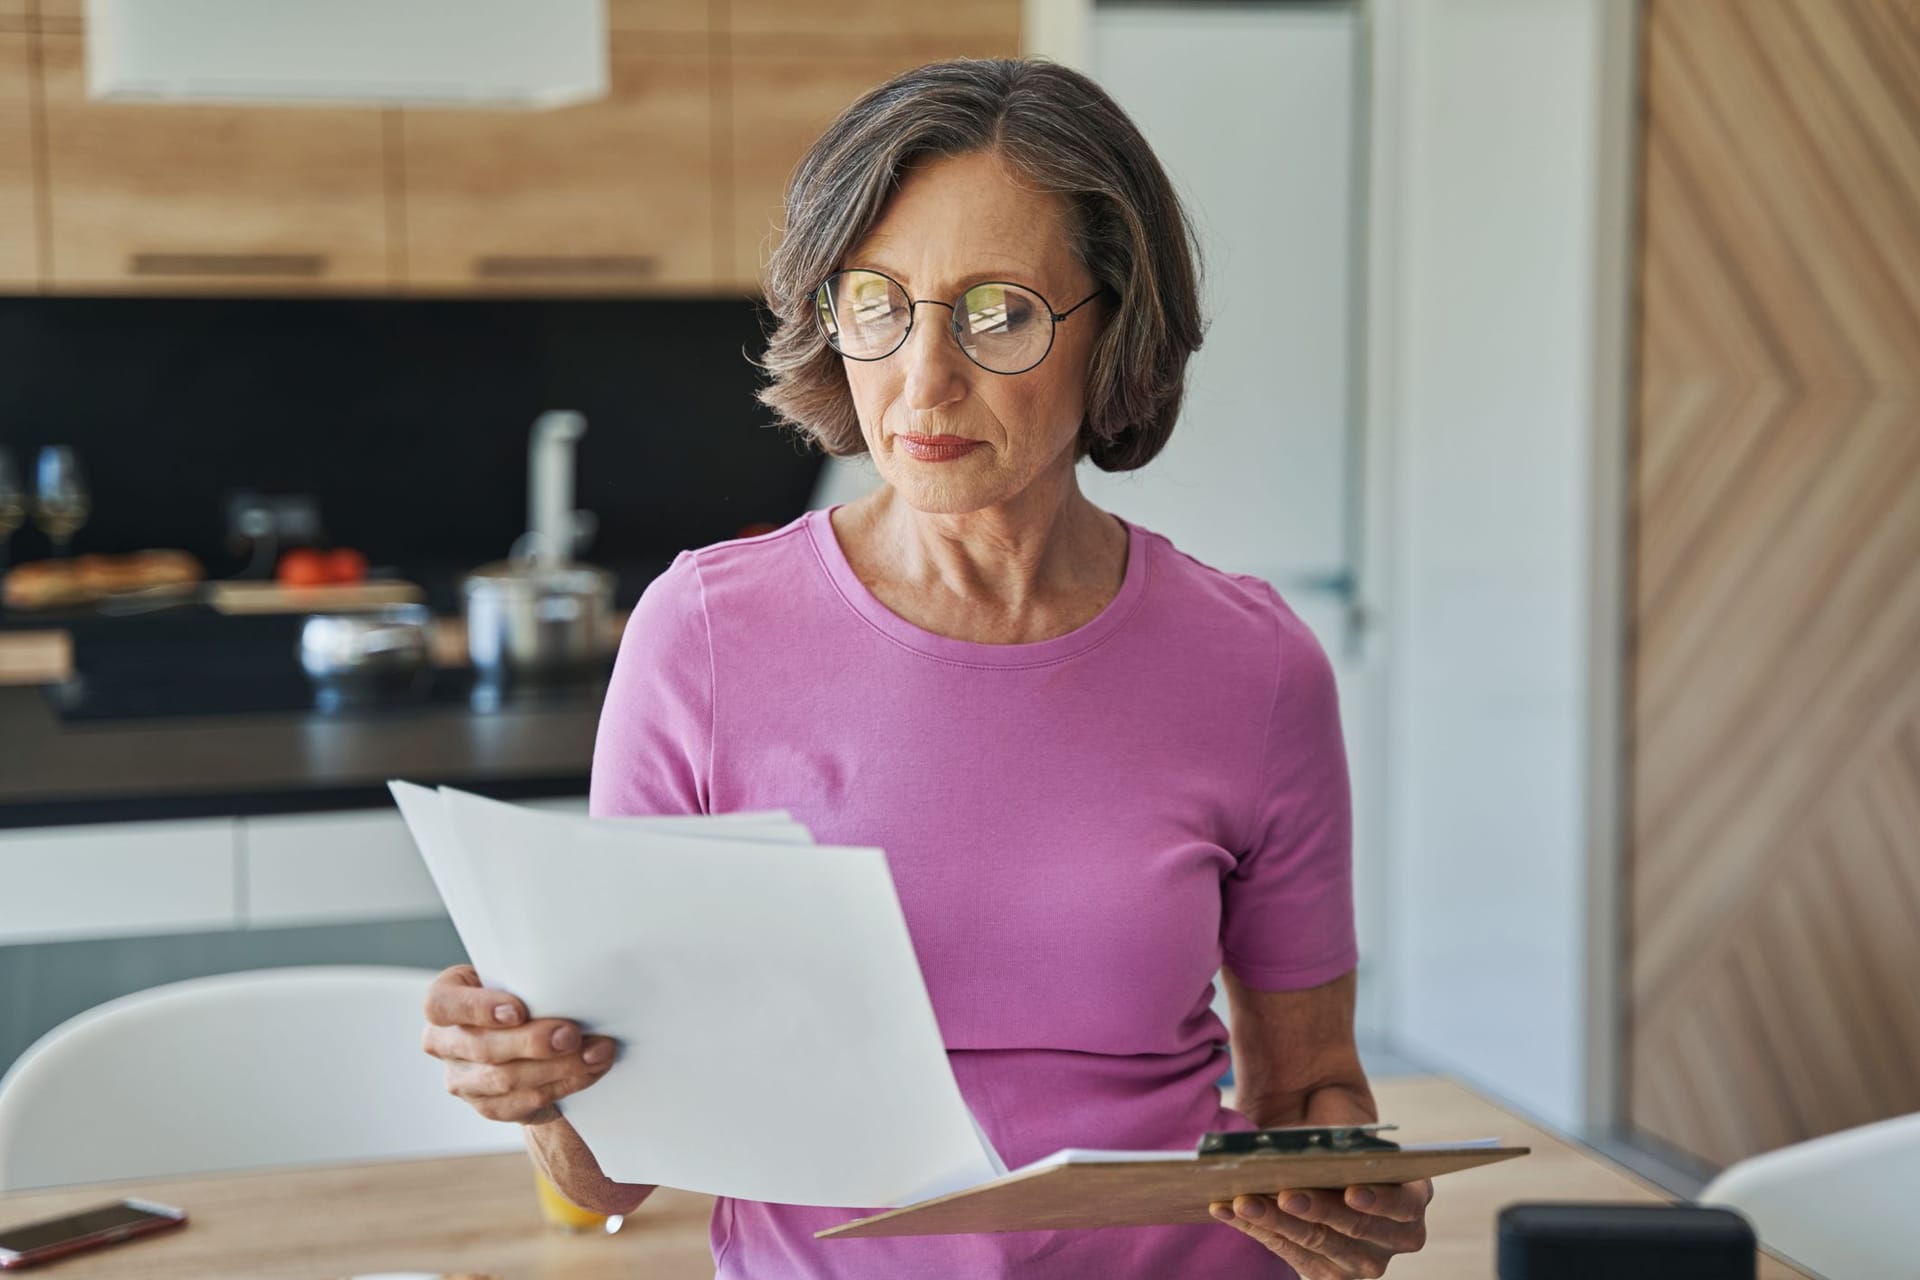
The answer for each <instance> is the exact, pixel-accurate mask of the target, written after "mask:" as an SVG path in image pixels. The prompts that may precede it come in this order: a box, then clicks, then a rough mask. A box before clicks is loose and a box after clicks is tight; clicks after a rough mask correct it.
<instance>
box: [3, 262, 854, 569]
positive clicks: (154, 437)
mask: <svg viewBox="0 0 1920 1280" xmlns="http://www.w3.org/2000/svg"><path fill="white" fill-rule="evenodd" d="M763 323H764V313H763V312H762V311H760V310H759V309H758V308H757V307H756V306H755V305H754V304H753V303H751V302H747V301H730V300H700V301H669V300H661V301H651V300H649V301H581V300H566V301H525V300H512V301H484V300H482V301H444V300H431V301H430V300H392V299H363V300H346V299H312V300H309V299H300V300H285V299H272V300H251V299H248V300H241V299H175V298H168V299H130V298H20V297H12V298H0V447H4V448H6V449H8V450H9V451H10V452H11V453H12V454H13V456H14V460H15V462H16V463H18V464H19V466H20V468H21V469H22V471H23V472H25V473H26V478H27V481H28V483H29V484H30V483H31V473H32V467H33V459H34V454H35V453H36V452H37V451H38V449H39V448H40V446H41V445H44V444H67V445H72V446H73V447H74V448H75V450H76V451H77V453H78V455H79V459H80V464H81V467H82V470H83V471H84V473H85V475H86V477H87V480H88V482H89V485H90V486H91V488H92V491H93V515H92V517H91V519H90V521H89V523H88V524H87V526H86V528H85V529H83V530H82V531H81V532H80V534H79V536H78V537H77V538H76V539H75V543H74V547H75V550H76V551H88V550H94V551H128V550H133V549H136V548H141V547H181V548H184V549H186V550H188V551H191V552H193V553H194V554H195V555H197V556H199V557H201V558H202V560H204V561H205V562H206V564H207V566H208V568H209V570H210V571H211V572H213V573H215V574H222V573H227V572H232V571H233V570H234V569H235V568H237V567H238V561H237V559H236V557H235V555H234V553H233V551H232V549H231V548H230V547H229V546H228V544H227V542H226V527H225V523H226V517H225V508H226V499H227V496H228V495H229V494H230V493H232V492H233V491H236V490H242V489H250V490H253V491H256V492H260V493H268V494H287V493H307V494H313V495H315V496H317V498H318V499H319V501H320V506H321V516H322V519H323V520H324V522H325V524H326V528H327V532H328V535H329V537H330V538H331V540H332V541H333V542H334V543H336V544H338V545H347V546H355V547H359V548H361V549H362V550H364V551H365V552H367V554H368V555H369V556H370V557H371V558H372V560H373V561H374V563H375V564H377V565H378V564H391V565H396V566H398V567H400V568H401V569H403V570H405V571H407V572H409V573H412V574H415V575H416V576H419V577H422V578H428V579H435V578H439V579H445V578H447V577H448V576H450V575H452V574H455V573H457V572H458V571H459V570H460V569H463V568H466V567H470V566H472V565H474V564H477V563H479V562H481V561H484V560H489V559H496V558H498V557H500V556H502V555H504V554H505V553H506V551H507V548H508V546H509V545H510V544H511V543H512V541H513V540H514V538H515V537H516V536H518V535H519V534H520V533H521V532H522V530H523V529H524V528H525V526H526V519H527V515H526V483H527V475H526V468H527V461H526V460H527V434H528V430H529V428H530V427H531V425H532V423H533V420H534V418H535V417H536V416H537V415H538V414H539V413H540V412H541V411H542V410H545V409H576V410H579V411H580V412H582V413H584V414H585V415H586V417H587V422H588V431H587V434H586V436H585V438H584V439H582V440H581V441H580V444H579V446H578V455H577V456H578V459H579V468H578V483H577V498H578V505H580V506H582V507H586V508H587V509H589V510H591V511H593V512H594V513H595V514H596V515H597V516H598V517H599V521H600V527H599V533H598V535H597V536H596V538H595V540H594V542H593V544H592V547H591V549H590V550H589V552H588V553H587V556H586V558H588V559H591V560H595V561H598V562H600V563H603V564H608V565H611V566H615V567H624V568H627V569H628V570H629V573H628V574H623V586H624V585H627V584H626V582H625V581H624V580H625V579H626V578H628V577H629V576H630V575H631V572H632V570H633V569H634V568H635V567H636V566H652V567H656V568H657V566H658V565H659V564H660V563H663V562H664V558H665V557H668V556H670V555H671V554H672V553H673V552H675V551H677V550H679V549H680V548H683V547H691V546H699V545H702V544H704V543H707V542H712V541H715V540H718V539H721V538H726V537H731V536H733V535H734V534H735V533H736V532H738V531H739V529H740V528H741V527H743V526H745V525H748V524H751V523H755V522H761V521H766V522H773V523H784V522H785V521H787V520H789V519H791V518H793V517H794V516H795V515H797V514H799V512H800V511H801V510H803V509H804V508H805V506H806V503H807V498H808V495H809V494H810V493H811V491H812V488H813V484H814V481H815V479H816V477H817V476H818V473H819V469H820V465H821V464H820V458H819V456H818V455H817V454H816V453H814V452H813V451H811V450H808V449H805V448H803V447H802V446H801V445H799V444H798V443H797V442H796V441H795V440H794V439H793V438H792V437H791V436H790V435H788V434H787V433H785V432H783V431H780V430H777V429H775V428H773V427H771V426H770V425H768V424H769V422H770V415H769V414H768V413H767V411H766V410H765V409H763V408H762V407H761V406H760V405H759V404H758V403H756V402H755V400H754V399H753V391H754V388H755V387H756V385H758V382H759V374H758V372H757V371H756V370H755V369H754V367H753V366H752V365H751V364H750V363H749V361H748V354H749V353H752V354H755V355H757V354H758V353H759V351H760V350H761V348H762V346H763V342H764V340H763V337H762V325H763ZM45 552H46V542H45V539H44V538H43V537H42V536H41V535H40V533H39V531H38V530H36V529H33V528H32V527H31V526H28V527H27V528H25V529H22V530H21V531H20V532H19V533H18V534H16V535H15V537H14V540H13V544H12V553H13V559H14V560H15V561H18V560H21V559H28V558H32V557H35V556H38V555H42V554H45ZM433 585H435V586H436V588H443V583H440V582H436V583H434V584H433ZM634 590H637V587H635V588H633V589H629V590H625V591H623V592H622V594H623V595H626V596H628V597H631V595H632V594H633V593H634ZM440 593H441V591H440V589H436V592H435V594H436V595H439V594H440Z"/></svg>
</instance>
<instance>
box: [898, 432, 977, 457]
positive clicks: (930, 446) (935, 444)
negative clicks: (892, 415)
mask: <svg viewBox="0 0 1920 1280" xmlns="http://www.w3.org/2000/svg"><path fill="white" fill-rule="evenodd" d="M894 439H896V440H898V441H899V442H900V447H901V448H903V449H905V450H906V451H907V456H908V457H910V458H918V459H919V460H920V461H922V462H951V461H953V460H954V459H955V458H964V457H966V456H967V455H968V454H969V453H972V452H973V451H974V450H975V449H977V448H979V447H980V445H981V444H982V443H983V442H982V441H979V440H969V439H967V438H966V437H965V436H910V435H897V436H895V437H894Z"/></svg>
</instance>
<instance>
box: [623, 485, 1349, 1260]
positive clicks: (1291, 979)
mask: <svg viewBox="0 0 1920 1280" xmlns="http://www.w3.org/2000/svg"><path fill="white" fill-rule="evenodd" d="M592 809H593V812H594V813H595V814H601V815H611V814H649V813H727V812H735V811H740V810H750V809H787V810H789V811H791V812H792V813H793V815H794V816H795V817H796V818H798V819H799V820H800V821H802V822H804V823H805V824H806V825H807V826H808V827H809V828H810V829H811V830H812V831H813V833H814V836H815V838H816V839H817V840H819V841H820V842H821V843H823V844H853V845H874V846H878V847H880V848H882V849H885V850H886V854H887V861H888V865H889V867H890V869H891V871H892V874H893V879H894V882H895V885H896V887H897V890H898V893H899V897H900V902H901V906H902V909H903V910H904V912H905V914H906V920H907V925H908V929H909V931H910V932H911V934H912V938H913V944H914V949H915V952H916V954H917V955H918V957H919V961H920V967H921V970H922V972H923V973H924V975H925V979H926V984H927V989H928V992H929V993H930V995H931V997H932V1001H933V1008H934V1012H935V1014H936V1016H937V1017H938V1019H939V1023H940V1028H941V1032H942V1034H943V1036H944V1038H945V1040H946V1045H947V1050H948V1055H949V1058H950V1060H951V1062H952V1064H953V1068H954V1074H955V1077H956V1079H957V1080H958V1082H959V1085H960V1089H961V1092H962V1094H963V1095H964V1096H965V1098H966V1100H967V1102H968V1104H969V1105H970V1106H971V1107H972V1109H973V1112H974V1115H975V1116H976V1117H977V1118H978V1119H979V1121H980V1123H981V1125H982V1126H983V1127H984V1128H985V1129H986V1131H987V1134H988V1136H989V1137H991V1138H992V1140H993V1142H994V1144H995V1146H996V1147H997V1148H998V1149H999V1151H1000V1154H1001V1156H1002V1157H1003V1158H1004V1159H1005V1161H1006V1162H1007V1165H1008V1166H1009V1167H1010V1168H1011V1167H1017V1166H1019V1165H1021V1164H1025V1163H1027V1162H1028V1161H1031V1160H1035V1159H1038V1158H1040V1157H1041V1156H1045V1155H1048V1154H1050V1153H1051V1152H1053V1151H1056V1150H1058V1149H1060V1148H1062V1147H1109V1148H1127V1149H1168V1150H1171V1149H1178V1148H1186V1149H1191V1148H1192V1146H1193V1145H1194V1143H1196V1142H1197V1141H1198V1140H1199V1138H1200V1135H1201V1134H1202V1133H1204V1132H1206V1131H1208V1130H1215V1129H1244V1128H1248V1127H1250V1125H1249V1122H1248V1121H1247V1120H1246V1119H1245V1117H1244V1116H1242V1115H1240V1114H1239V1113H1238V1112H1234V1111H1228V1110H1225V1109H1223V1108H1222V1107H1221V1106H1220V1103H1219V1094H1218V1091H1217V1088H1216V1082H1217V1081H1218V1080H1219V1078H1220V1076H1221V1075H1222V1073H1223V1072H1224V1070H1225V1068H1226V1065H1227V1058H1226V1039H1227V1036H1226V1032H1225V1029H1224V1028H1223V1026H1222V1024H1221V1022H1220V1020H1219V1019H1218V1018H1217V1017H1216V1016H1215V1015H1214V1014H1213V1012H1212V1011H1211V1008H1210V1004H1211V1000H1212V996H1213V978H1214V975H1215V973H1216V971H1217V970H1218V969H1220V968H1221V967H1222V966H1223V965H1224V966H1226V967H1228V968H1230V969H1232V970H1233V971H1234V973H1235V974H1236V975H1237V976H1239V977H1240V979H1241V980H1242V981H1244V982H1245V983H1246V984H1247V985H1248V986H1250V987H1254V988H1257V989H1261V990H1291V989H1297V988H1303V987H1310V986H1317V985H1319V984H1321V983H1325V982H1329V981H1331V980H1333V979H1334V978H1337V977H1339V976H1341V975H1342V974H1345V973H1347V972H1348V971H1350V970H1351V969H1352V968H1353V967H1354V965H1355V961H1356V951H1355V943H1354V927H1353V905H1352V888H1351V820H1350V804H1349V799H1348V790H1347V769H1346V757H1345V752H1344V749H1343V746H1342V737H1341V731H1340V720H1339V710H1338V705H1337V697H1336V694H1335V689H1334V680H1333V672H1332V669H1331V667H1330V665H1329V664H1328V661H1327V658H1326V655H1325V653H1324V652H1323V650H1322V649H1321V647H1320V645H1319V643H1318V642H1317V640H1316V639H1315V638H1314V636H1313V634H1312V633H1311V632H1310V631H1308V629H1307V628H1306V627H1305V626H1304V625H1303V624H1302V623H1301V622H1300V620H1299V619H1298V618H1297V617H1296V616H1295V615H1294V613H1293V612H1292V610H1290V609H1289V608H1288V607H1287V605H1286V604H1285V603H1284V602H1283V601H1282V600H1281V598H1280V597H1279V595H1278V594H1277V593H1276V592H1275V591H1274V590H1273V588H1272V587H1270V586H1268V585H1267V584H1266V583H1265V582H1263V581H1260V580H1258V579H1255V578H1249V577H1243V576H1237V575H1233V574H1227V573H1222V572H1220V571H1218V570H1215V569H1212V568H1209V567H1207V566H1206V565H1203V564H1201V563H1199V562H1198V561H1196V560H1194V559H1192V558H1191V557H1189V556H1187V555H1184V554H1183V553H1181V552H1179V551H1177V550H1175V549H1174V547H1173V545H1172V544H1171V543H1170V542H1168V541H1167V540H1166V539H1165V538H1163V537H1161V536H1159V535H1158V534H1154V533H1151V532H1148V531H1147V530H1145V529H1142V528H1140V527H1139V526H1137V525H1132V524H1128V525H1127V564H1126V571H1125V575H1124V578H1123V581H1122V583H1121V587H1120V590H1119V593H1118V594H1117V595H1116V596H1115V597H1114V598H1113V600H1112V601H1111V602H1110V603H1109V604H1108V605H1107V606H1106V608H1105V609H1104V610H1103V611H1102V612H1101V613H1099V614H1098V615H1097V616H1096V617H1094V618H1093V619H1092V620H1091V621H1090V622H1087V623H1086V624H1085V625H1083V626H1081V627H1079V628H1078V629H1076V630H1074V631H1072V632H1069V633H1068V634H1066V635H1062V636H1058V637H1055V638H1053V639H1049V640H1042V641H1039V642H1037V643H1032V644H1013V645H988V644H976V643H972V642H969V641H963V640H956V639H952V638H949V637H944V636H939V635H935V634H933V633H931V632H928V631H925V630H922V629H921V628H919V627H917V626H915V625H913V624H912V623H909V622H907V621H906V620H905V619H903V618H901V617H899V616H898V615H896V614H894V613H893V612H891V611H890V610H888V609H887V608H886V607H885V606H884V605H882V604H881V603H880V602H879V600H878V599H876V598H875V597H874V596H873V594H872V593H871V592H869V591H868V590H867V589H866V587H865V586H864V585H863V584H862V583H861V582H860V580H859V578H858V577H857V576H855V574H854V572H853V570H852V568H851V566H850V565H849V564H848V563H847V560H846V557H845V555H844V554H843V552H842V551H841V549H840V545H839V542H838V540H837V538H836V536H835V534H834V532H833V527H832V524H831V522H830V520H829V514H828V513H827V512H824V511H815V512H810V513H808V514H807V515H805V516H802V517H801V518H800V519H798V520H796V521H794V522H793V523H792V524H789V525H787V526H786V527H785V528H782V529H779V530H777V531H775V532H773V533H769V534H766V535H764V536H761V537H758V538H751V539H746V540H742V541H737V542H725V543H719V544H716V545H714V546H710V547H705V548H702V549H700V550H698V551H689V552H683V553H682V554H681V555H680V556H679V558H678V559H676V560H675V561H674V562H673V565H672V567H671V568H669V569H668V570H667V571H666V573H664V574H663V575H661V576H660V577H659V578H658V579H656V580H655V581H654V582H653V584H652V585H651V586H650V587H648V589H647V591H646V593H645V595H644V596H643V597H642V599H641V601H640V603H639V606H638V607H637V608H636V609H635V611H634V614H633V617H632V620H631V622H630V623H629V624H628V627H627V630H626V634H625V637H624V639H623V641H622V644H621V648H620V654H619V658H618V660H617V662H616V665H615V668H614V674H613V678H612V683H611V685H610V687H609V689H608V692H607V699H606V704H605V707H604V709H603V710H602V713H601V718H600V728H599V737H598V741H597V744H596V747H595V750H594V757H593V785H592ZM767 1069H768V1070H769V1071H774V1070H778V1069H779V1068H778V1064H777V1063H776V1062H771V1061H770V1062H769V1063H768V1064H767ZM849 1069H852V1070H857V1069H858V1066H857V1064H854V1065H852V1066H850V1068H849ZM643 1212H644V1211H643ZM863 1212H864V1211H861V1210H852V1209H829V1208H813V1207H796V1206H790V1205H771V1204H762V1203H758V1202H753V1201H741V1200H727V1199H722V1200H721V1201H720V1202H719V1203H718V1204H717V1205H716V1207H715V1210H714V1216H713V1223H712V1231H711V1235H712V1242H713V1250H714V1258H715V1263H716V1267H717V1270H718V1274H719V1275H720V1276H721V1277H742V1278H750V1280H788V1278H794V1277H808V1278H812V1277H855V1276H857V1277H874V1278H884V1280H907V1278H908V1277H939V1278H940V1280H960V1278H966V1277H976V1276H977V1277H988V1276H1013V1277H1021V1278H1022V1280H1039V1278H1041V1277H1047V1278H1052V1277H1088V1276H1097V1277H1101V1278H1102V1280H1121V1278H1123V1277H1170V1276H1207V1277H1214V1278H1222V1280H1224V1278H1226V1277H1252V1276H1262V1277H1274V1276H1281V1277H1285V1276H1290V1275H1292V1271H1291V1269H1290V1268H1288V1267H1286V1266H1285V1264H1283V1263H1282V1262H1280V1261H1279V1259H1278V1258H1276V1257H1274V1256H1273V1255H1272V1254H1271V1253H1269V1252H1268V1251H1267V1250H1266V1249H1264V1248H1263V1247H1261V1246H1260V1245H1258V1244H1257V1243H1255V1242H1254V1241H1252V1240H1250V1239H1249V1238H1247V1237H1245V1236H1243V1235H1241V1234H1240V1233H1239V1232H1237V1231H1235V1230H1234V1229H1233V1228H1231V1227H1229V1226H1226V1225H1223V1224H1219V1223H1212V1224H1203V1225H1195V1226H1173V1227H1138V1228H1123V1229H1118V1230H1104V1231H1054V1232H1014V1233H1006V1234H997V1235H976V1236H926V1237H902V1238H891V1239H871V1240H816V1239H814V1238H813V1233H814V1232H815V1231H817V1230H820V1229H822V1228H824V1227H828V1226H832V1225H835V1224H837V1223H840V1222H845V1221H847V1220H849V1219H851V1218H855V1217H860V1216H863Z"/></svg>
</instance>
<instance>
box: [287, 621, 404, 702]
mask: <svg viewBox="0 0 1920 1280" xmlns="http://www.w3.org/2000/svg"><path fill="white" fill-rule="evenodd" d="M432 641H433V614H432V613H431V612H429V611H428V609H427V607H426V606H425V605H418V604H394V605H385V606H383V607H381V608H378V609H370V610H367V611H366V612H363V613H316V614H314V615H313V616H311V617H309V618H308V619H307V620H306V621H305V622H304V623H302V624H301V626H300V646H299V648H300V666H301V669H302V670H304V671H305V672H306V673H307V678H308V679H310V680H312V681H313V685H314V692H315V701H316V702H317V703H318V704H319V705H320V707H321V708H322V709H323V710H331V709H333V708H335V707H341V706H359V705H366V704H372V703H383V702H397V701H404V700H406V699H409V698H413V697H416V696H418V695H420V694H422V693H424V692H425V691H426V687H427V685H428V683H429V681H430V680H431V678H432V671H433V643H432Z"/></svg>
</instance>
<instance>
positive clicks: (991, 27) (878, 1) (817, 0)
mask: <svg viewBox="0 0 1920 1280" xmlns="http://www.w3.org/2000/svg"><path fill="white" fill-rule="evenodd" d="M727 27H728V32H729V34H731V35H732V36H734V37H736V38H738V37H742V36H745V37H748V38H754V37H768V36H773V37H800V38H801V39H807V38H812V39H818V40H825V41H830V42H831V43H833V44H835V45H838V46H841V47H846V46H848V45H850V44H854V45H864V46H872V45H874V44H877V43H883V42H887V41H904V42H906V43H909V44H924V43H937V44H941V45H943V46H945V48H946V49H947V50H948V52H947V53H946V54H944V55H941V56H953V52H954V51H955V50H956V49H957V48H958V47H962V46H984V47H985V48H987V49H989V50H991V52H992V54H993V55H994V56H1011V55H1012V53H1013V51H1014V50H1015V48H1016V47H1017V46H1018V45H1019V42H1020V0H944V3H941V4H910V3H909V4H902V3H900V0H806V2H805V3H802V4H795V3H793V0H729V3H728V5H727ZM809 52H812V50H809ZM980 56H988V55H987V54H984V53H983V54H981V55H980Z"/></svg>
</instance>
